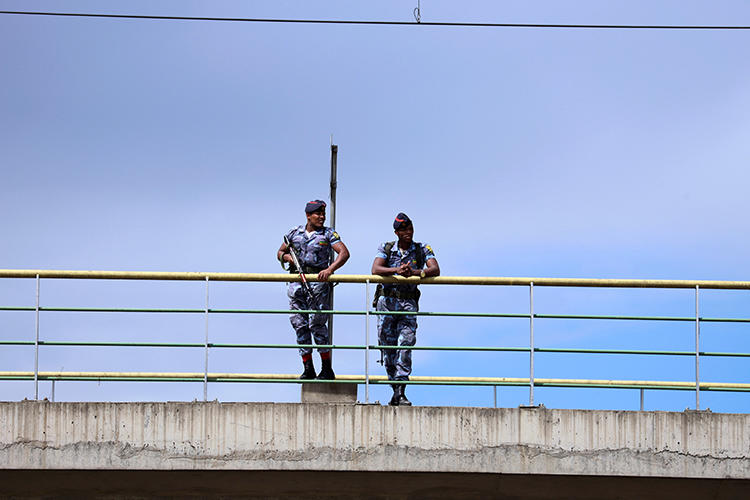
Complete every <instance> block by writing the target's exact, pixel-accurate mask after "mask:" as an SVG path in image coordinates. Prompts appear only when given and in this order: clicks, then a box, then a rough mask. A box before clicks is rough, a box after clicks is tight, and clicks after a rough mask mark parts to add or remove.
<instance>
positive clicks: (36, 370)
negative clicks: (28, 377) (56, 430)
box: [34, 274, 39, 401]
mask: <svg viewBox="0 0 750 500" xmlns="http://www.w3.org/2000/svg"><path fill="white" fill-rule="evenodd" d="M34 400H35V401H38V400H39V275H38V274H37V275H36V336H35V340H34Z"/></svg>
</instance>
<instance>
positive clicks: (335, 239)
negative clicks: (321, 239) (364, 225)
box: [326, 227, 341, 245]
mask: <svg viewBox="0 0 750 500" xmlns="http://www.w3.org/2000/svg"><path fill="white" fill-rule="evenodd" d="M326 239H328V243H330V244H331V245H335V244H336V243H339V242H340V241H341V236H339V233H337V232H336V231H334V230H333V229H331V228H330V227H329V228H328V231H326Z"/></svg>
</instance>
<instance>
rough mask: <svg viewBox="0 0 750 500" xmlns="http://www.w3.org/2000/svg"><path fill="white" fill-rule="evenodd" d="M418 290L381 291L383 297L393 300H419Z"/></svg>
mask: <svg viewBox="0 0 750 500" xmlns="http://www.w3.org/2000/svg"><path fill="white" fill-rule="evenodd" d="M420 295H421V294H420V293H419V290H415V291H413V292H399V291H398V290H383V297H391V298H394V299H406V300H419V296H420Z"/></svg>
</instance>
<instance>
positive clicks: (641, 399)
mask: <svg viewBox="0 0 750 500" xmlns="http://www.w3.org/2000/svg"><path fill="white" fill-rule="evenodd" d="M641 411H643V389H641Z"/></svg>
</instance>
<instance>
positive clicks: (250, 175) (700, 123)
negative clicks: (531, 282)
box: [0, 0, 750, 411]
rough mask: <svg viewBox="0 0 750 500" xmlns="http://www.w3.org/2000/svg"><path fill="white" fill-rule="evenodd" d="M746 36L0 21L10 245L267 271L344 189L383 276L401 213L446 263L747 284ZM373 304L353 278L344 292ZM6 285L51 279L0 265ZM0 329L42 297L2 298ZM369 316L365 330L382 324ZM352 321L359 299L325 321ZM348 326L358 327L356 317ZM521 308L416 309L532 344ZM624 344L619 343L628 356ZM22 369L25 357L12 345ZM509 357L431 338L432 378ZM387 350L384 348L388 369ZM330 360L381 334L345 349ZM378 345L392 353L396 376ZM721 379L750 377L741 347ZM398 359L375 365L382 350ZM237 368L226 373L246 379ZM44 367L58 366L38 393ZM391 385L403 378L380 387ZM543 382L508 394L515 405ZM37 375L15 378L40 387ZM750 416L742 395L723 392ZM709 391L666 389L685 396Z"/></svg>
mask: <svg viewBox="0 0 750 500" xmlns="http://www.w3.org/2000/svg"><path fill="white" fill-rule="evenodd" d="M415 5H416V2H413V5H412V2H405V1H379V2H344V1H319V2H310V1H276V2H269V1H257V2H247V1H242V2H240V1H218V2H200V1H162V2H158V3H154V2H144V1H131V2H127V3H126V2H117V1H106V2H102V1H97V2H93V1H89V2H86V1H66V2H59V1H58V2H52V1H47V2H45V1H23V2H22V1H12V0H0V9H2V10H38V11H69V12H84V11H85V12H101V13H132V14H154V15H186V16H229V17H272V18H321V19H376V20H386V19H387V20H402V21H409V20H411V19H412V17H411V16H412V14H411V11H412V9H413V7H414V6H415ZM422 20H423V21H478V22H540V23H597V24H599V23H612V24H701V25H708V24H716V25H720V24H721V25H723V24H731V25H750V6H748V5H747V3H746V2H741V1H734V2H733V1H720V2H711V3H707V2H698V1H694V2H691V1H679V2H678V1H659V2H645V1H628V2H624V1H623V2H617V1H614V2H599V1H590V2H587V1H572V2H527V1H524V2H520V1H517V2H513V1H509V2H488V1H473V2H472V1H467V2H455V1H437V0H435V1H432V0H425V1H423V2H422ZM748 36H750V33H748V32H746V31H653V30H652V31H622V30H561V29H546V30H542V29H477V28H437V27H413V26H403V27H396V26H327V25H280V24H255V23H253V24H251V23H218V22H181V21H143V20H109V19H68V18H40V17H22V16H9V15H3V16H0V63H1V64H0V67H2V74H3V83H2V85H0V150H1V151H2V153H0V174H1V177H2V182H1V183H0V209H2V211H3V213H4V214H5V217H3V219H2V222H0V228H2V233H3V235H4V238H3V242H2V243H0V261H1V263H0V267H3V268H19V269H32V268H34V269H102V270H154V271H217V272H277V271H278V270H279V267H278V263H277V262H276V261H275V259H274V252H275V250H276V249H277V248H278V246H279V244H280V240H281V236H282V234H283V233H284V232H285V231H286V230H287V229H288V228H289V227H291V226H292V225H296V224H300V223H302V222H303V221H304V218H303V207H304V203H305V202H306V201H307V200H309V199H312V198H325V197H327V195H328V169H329V165H328V162H329V141H330V136H331V134H333V135H334V142H335V143H337V144H338V145H339V191H338V214H337V229H338V230H339V232H340V233H341V235H342V237H343V239H344V241H345V242H346V243H347V245H348V247H349V249H350V250H351V252H352V258H351V259H350V261H349V263H348V264H347V265H346V266H345V267H344V268H343V269H342V270H341V272H342V273H346V274H365V273H367V272H369V269H370V264H371V262H372V259H373V257H374V253H375V250H376V248H377V246H378V244H379V243H381V242H382V241H385V240H388V239H391V237H392V231H391V229H390V228H391V226H390V224H391V221H392V218H393V216H394V215H395V213H397V212H398V211H404V212H406V213H407V214H409V215H410V217H411V218H412V219H413V220H414V221H415V229H416V235H415V238H416V239H417V240H421V241H425V242H428V243H430V244H432V246H433V248H434V249H435V251H436V254H437V256H438V260H439V262H440V265H441V268H442V270H443V274H444V275H452V276H486V275H490V276H550V277H587V278H589V277H590V278H669V279H720V280H747V279H748V274H747V272H746V262H747V259H746V249H747V247H748V234H749V232H748V226H749V224H748V222H747V218H746V214H747V213H748V208H750V207H748V205H749V204H750V202H748V200H747V196H746V191H747V188H746V186H747V184H748V173H747V172H748V169H747V165H748V158H749V157H750V141H748V140H747V138H748V137H750V67H749V66H748V65H747V62H746V61H747V56H746V54H747V46H748ZM337 290H338V291H337V307H339V308H341V309H361V307H362V304H363V302H364V292H363V290H362V287H360V286H354V285H342V286H341V287H339V288H338V289H337ZM423 292H424V294H423V300H422V304H421V306H422V309H423V310H425V311H433V310H448V311H454V310H455V311H486V312H489V311H498V312H526V311H527V308H528V291H527V290H526V289H523V288H501V289H487V288H482V289H476V288H466V287H443V288H438V287H425V290H424V291H423ZM536 293H537V298H536V299H537V312H539V313H569V314H587V313H590V314H638V315H640V314H654V315H687V316H689V315H692V314H694V309H693V308H694V303H693V295H692V292H690V291H675V290H672V291H647V290H596V289H589V290H569V289H538V290H537V292H536ZM0 299H2V303H3V304H6V305H33V303H34V284H33V283H32V282H31V281H28V280H26V281H23V280H20V281H19V280H15V281H12V280H0ZM211 300H212V307H216V308H220V307H243V308H254V307H256V306H257V307H258V308H265V307H267V308H275V309H278V308H284V307H285V306H286V300H285V294H284V286H283V285H281V284H265V285H263V284H229V283H227V284H216V285H214V286H213V287H212V289H211ZM204 301H205V291H204V290H203V285H202V284H200V283H130V282H59V281H48V282H43V283H42V305H47V306H56V305H60V306H63V305H66V306H71V307H86V306H100V307H107V306H123V307H140V306H142V307H162V306H163V307H168V306H172V307H203V303H204ZM703 303H704V306H703V308H702V311H704V314H705V315H706V316H732V317H747V310H748V306H749V305H750V293H748V292H706V294H705V299H703ZM0 325H3V328H1V329H0V330H1V331H0V335H2V338H4V339H19V340H20V339H32V338H33V334H34V324H33V315H29V314H27V313H7V312H6V313H0ZM372 326H373V328H372V331H373V332H374V322H373V324H372ZM336 327H337V339H338V338H340V337H338V336H339V335H340V336H341V337H343V338H344V339H345V340H342V341H345V342H346V343H349V344H353V343H359V342H360V341H361V338H362V335H364V332H363V329H364V328H363V327H364V322H363V320H362V319H361V318H341V319H339V320H337V322H336ZM203 328H204V324H203V318H202V317H197V316H188V317H168V318H167V317H164V316H159V317H153V315H145V316H144V315H141V316H136V315H122V316H117V317H116V318H114V319H113V318H112V317H111V316H103V315H88V316H86V315H71V314H67V315H66V314H63V313H58V314H55V313H48V314H45V315H43V320H42V328H41V331H42V337H43V338H48V339H52V338H56V339H68V340H73V339H86V340H90V339H95V338H96V339H106V340H129V339H144V340H145V339H159V340H164V341H196V342H200V341H202V338H203ZM537 330H538V331H537V340H538V342H537V343H538V345H539V346H551V347H552V346H553V347H567V346H569V347H573V346H576V347H611V348H632V349H651V348H653V349H662V348H664V349H674V350H689V349H692V348H693V342H694V340H693V335H694V333H693V330H692V325H687V324H681V325H667V324H665V323H644V324H636V323H632V322H627V323H625V324H623V323H616V322H595V323H592V322H582V321H569V322H564V321H556V322H555V321H552V320H548V321H539V322H538V325H537ZM210 332H211V335H212V340H214V341H220V340H222V339H223V340H226V341H234V342H253V341H256V340H257V341H258V342H289V343H291V342H293V339H294V337H293V335H292V331H291V327H290V326H289V324H288V321H287V320H286V318H285V317H283V316H278V317H273V318H246V317H243V318H227V317H222V318H215V319H214V318H213V317H212V319H211V323H210ZM338 332H340V333H338ZM749 334H750V332H748V330H747V327H746V326H745V325H734V326H726V325H724V326H721V325H706V326H704V336H703V346H702V347H703V348H704V349H706V350H715V351H737V352H749V350H750V341H749V340H748V335H749ZM527 339H528V325H527V323H526V322H523V321H522V320H446V319H434V318H429V319H423V320H420V329H419V332H418V343H419V344H421V345H518V346H523V345H525V343H526V342H527ZM202 356H203V353H202V352H199V351H198V350H195V351H189V352H185V353H175V352H173V351H168V352H165V351H164V350H156V349H135V348H133V349H122V350H118V351H115V352H113V351H112V350H104V349H94V348H87V349H83V348H81V349H77V350H74V349H71V348H59V349H58V348H45V350H43V352H42V356H41V358H40V363H41V368H42V369H45V370H46V369H49V370H58V369H60V368H61V367H64V369H65V370H96V369H101V370H105V369H112V370H122V371H132V370H143V371H162V370H164V371H200V370H202V359H203V358H202ZM211 356H212V357H211V368H210V369H211V371H222V372H223V371H227V372H231V371H244V372H280V373H281V372H283V373H291V372H296V371H298V370H299V362H298V359H297V356H296V354H294V353H293V351H283V352H277V353H274V352H263V353H262V352H252V353H249V352H244V351H243V352H238V351H232V352H216V353H213V352H212V354H211ZM622 358H625V359H622ZM0 363H2V365H3V366H6V367H8V368H7V369H9V370H29V369H31V368H32V367H33V351H30V350H29V349H26V348H22V347H3V348H2V349H0ZM692 363H693V360H692V359H688V358H685V359H682V358H680V359H678V360H668V359H665V358H655V357H654V358H645V359H644V358H642V357H637V358H636V357H613V356H609V357H606V356H599V357H597V356H588V357H585V358H584V357H575V356H568V357H565V356H564V355H559V354H558V355H543V356H542V355H540V356H539V357H538V359H537V375H538V376H545V377H547V376H549V377H563V378H565V377H581V378H625V379H658V380H691V379H692V377H693V376H694V375H693V372H692V370H693V365H692ZM527 365H528V361H527V358H526V357H525V356H524V355H520V354H502V355H496V354H461V355H457V354H454V355H451V354H446V353H428V352H419V353H417V354H415V371H414V374H415V375H417V374H419V375H451V374H460V375H496V376H519V377H522V376H526V371H527ZM371 366H373V365H371ZM336 368H337V371H339V372H340V373H361V371H362V354H361V353H355V352H347V353H340V354H339V355H337V358H336ZM378 369H379V367H378V366H375V367H374V368H373V372H377V370H378ZM703 372H704V374H705V377H706V378H705V379H706V380H712V381H737V382H748V381H750V370H749V369H748V365H747V361H743V360H726V359H722V360H720V361H716V360H714V359H712V360H706V361H705V370H704V371H703ZM377 373H379V372H377ZM227 386H228V387H227ZM49 390H50V387H49V384H48V383H45V384H43V386H42V395H43V396H45V395H48V393H49ZM297 391H298V388H297V387H295V386H268V385H264V386H250V385H239V384H238V385H234V384H231V385H230V384H225V385H224V386H218V385H212V387H211V390H210V393H209V397H211V398H212V399H213V398H218V399H220V400H230V401H231V400H277V401H294V400H297V398H298V392H297ZM379 391H380V392H377V391H376V393H375V394H374V395H373V399H380V400H384V399H387V396H388V395H387V390H386V389H385V388H383V389H382V390H380V389H379ZM527 392H528V391H527V390H525V389H502V390H501V391H500V397H499V399H500V404H501V405H504V406H515V405H518V404H521V403H524V402H525V400H526V398H527ZM32 396H33V388H31V389H30V385H29V384H28V383H10V382H3V383H2V384H0V398H2V399H22V398H23V397H32ZM56 396H57V399H58V400H60V399H66V400H87V399H93V400H98V399H104V400H107V399H112V400H119V399H124V400H130V399H135V400H143V399H145V400H164V399H169V400H174V399H176V400H179V399H191V400H192V399H194V398H201V397H202V387H199V386H197V385H193V384H184V385H178V384H153V385H150V384H125V383H110V384H107V383H102V384H87V383H75V382H71V383H61V384H58V386H57V388H56ZM410 396H411V397H412V399H413V400H414V401H415V403H417V404H466V405H488V404H490V405H491V404H492V393H491V390H490V389H488V388H479V389H468V388H461V389H455V388H413V389H410ZM638 398H639V395H638V394H637V392H636V391H595V390H584V389H554V390H552V389H537V394H536V399H537V401H538V402H542V403H545V404H546V405H548V406H552V407H580V408H596V407H605V408H625V409H633V408H637V405H638V402H639V399H638ZM703 398H705V400H706V401H707V403H708V406H711V408H712V409H714V410H715V411H748V410H749V409H750V401H749V400H748V398H747V396H746V395H745V394H707V395H704V396H703ZM693 404H694V395H693V394H691V393H668V392H649V393H647V396H646V407H647V408H648V409H676V410H682V409H684V408H686V407H688V406H692V405H693Z"/></svg>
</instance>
